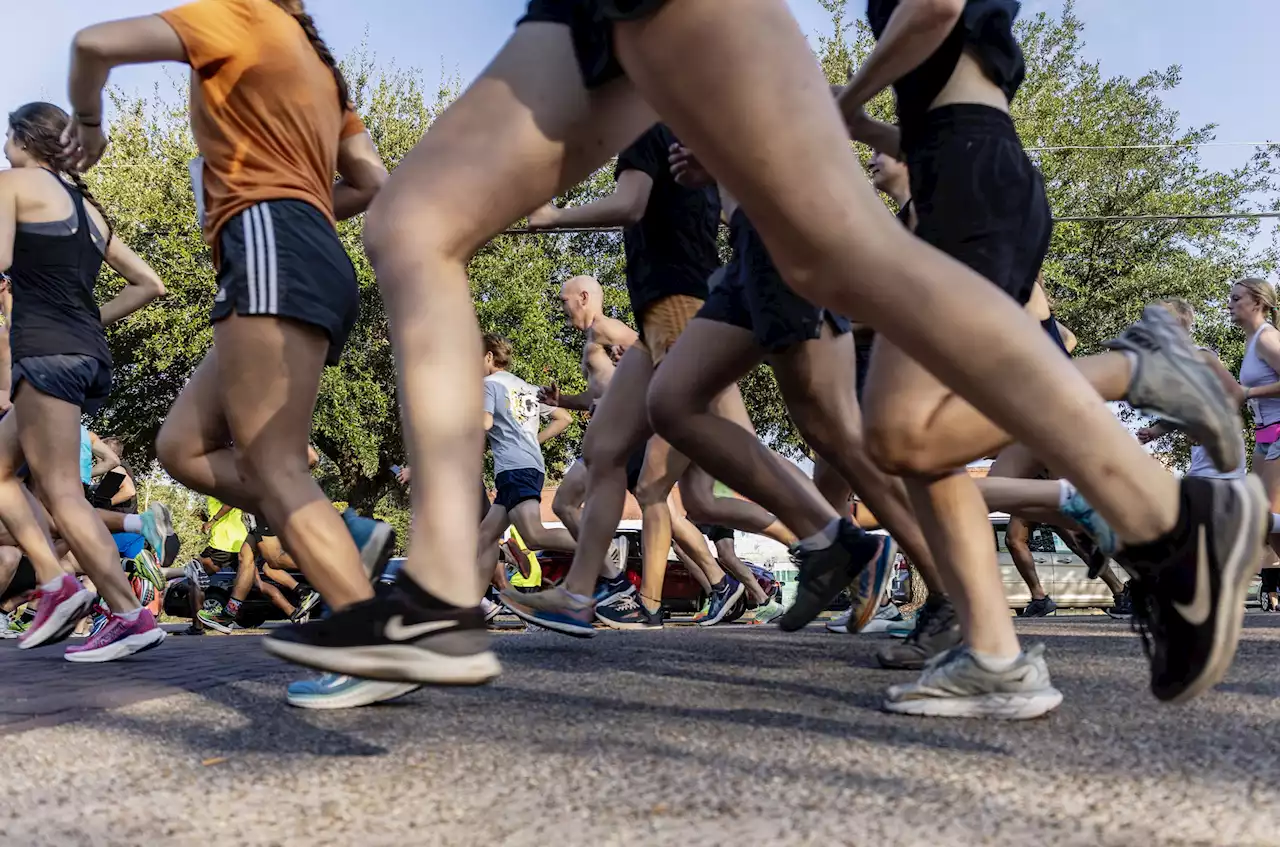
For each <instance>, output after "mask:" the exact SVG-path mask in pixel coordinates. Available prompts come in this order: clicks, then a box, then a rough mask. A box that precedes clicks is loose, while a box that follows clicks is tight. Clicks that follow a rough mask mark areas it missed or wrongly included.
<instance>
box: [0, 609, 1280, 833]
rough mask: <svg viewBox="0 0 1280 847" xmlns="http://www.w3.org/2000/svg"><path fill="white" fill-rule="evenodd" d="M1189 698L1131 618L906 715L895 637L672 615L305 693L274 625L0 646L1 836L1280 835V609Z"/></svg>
mask: <svg viewBox="0 0 1280 847" xmlns="http://www.w3.org/2000/svg"><path fill="white" fill-rule="evenodd" d="M1246 626H1247V629H1246V631H1245V637H1244V641H1243V642H1242V645H1241V649H1240V653H1239V656H1238V658H1237V661H1236V664H1235V668H1234V669H1233V672H1232V674H1231V676H1230V677H1229V678H1228V680H1227V682H1226V683H1224V684H1223V685H1222V686H1221V687H1220V688H1219V689H1218V690H1217V691H1216V692H1214V693H1212V694H1210V695H1207V696H1204V697H1202V698H1200V699H1199V700H1197V701H1195V702H1194V703H1192V704H1189V705H1187V706H1181V707H1170V706H1162V705H1160V704H1157V703H1156V702H1155V701H1154V700H1153V699H1152V698H1151V697H1150V695H1149V694H1148V693H1147V691H1146V681H1147V673H1146V665H1145V661H1144V660H1143V658H1142V656H1141V650H1140V647H1139V643H1138V641H1137V639H1136V638H1135V637H1134V636H1132V635H1131V634H1130V633H1129V631H1128V628H1127V626H1126V625H1124V624H1119V623H1115V622H1112V621H1110V620H1109V619H1107V618H1079V617H1077V618H1062V619H1058V620H1053V619H1049V620H1046V621H1034V622H1033V621H1027V622H1019V629H1020V631H1021V633H1022V634H1023V635H1024V636H1025V637H1026V638H1027V639H1029V640H1042V641H1044V642H1046V644H1047V645H1048V650H1049V660H1050V663H1051V668H1052V671H1053V674H1054V679H1055V682H1056V684H1057V685H1058V686H1059V687H1060V688H1061V689H1062V690H1063V691H1064V693H1065V695H1066V701H1065V702H1064V704H1063V706H1062V708H1061V709H1060V710H1059V711H1058V712H1057V713H1056V714H1054V715H1052V716H1050V717H1048V718H1046V719H1043V720H1039V721H1034V722H1029V723H1021V724H1009V723H984V722H974V721H943V720H925V719H918V718H908V717H898V716H891V715H887V714H883V713H881V712H879V711H878V710H877V707H878V704H879V702H880V694H881V692H882V691H883V689H884V687H885V686H886V684H888V683H890V682H893V681H897V680H902V679H906V678H909V675H908V674H905V673H890V672H886V671H881V670H879V669H876V668H875V667H874V660H873V658H872V656H873V653H874V650H875V649H876V648H877V646H878V645H879V644H880V643H881V642H880V637H879V636H869V637H861V636H836V635H832V634H829V633H827V632H825V631H823V630H821V629H820V628H818V627H816V626H815V627H811V628H810V629H809V630H807V631H805V632H801V633H796V634H792V635H784V634H783V633H780V632H779V631H777V630H776V629H772V628H766V627H749V626H730V627H723V628H719V629H715V630H710V631H707V630H698V629H696V628H694V627H668V629H667V631H665V632H662V633H652V634H651V633H613V632H610V633H603V634H601V635H600V636H599V637H597V638H595V639H593V640H591V641H585V642H583V641H574V640H570V639H566V638H563V637H560V636H555V635H552V634H550V633H545V632H539V633H524V632H509V633H502V634H500V635H498V636H497V637H496V639H495V640H496V642H497V649H498V650H499V651H500V654H501V657H502V660H503V663H504V667H505V673H504V675H503V676H502V677H501V679H500V680H499V681H498V682H496V683H495V684H493V685H490V686H488V687H485V688H482V689H467V690H461V689H459V690H439V689H437V690H422V691H419V692H417V693H415V694H413V695H411V696H410V697H408V698H405V699H404V700H403V701H400V702H398V703H395V704H388V705H384V706H379V707H375V708H369V709H363V710H356V711H347V712H303V711H299V710H295V709H290V708H289V707H288V706H286V705H285V704H284V702H283V700H282V697H281V693H282V692H281V687H282V685H283V684H284V683H285V682H287V681H288V680H289V679H290V678H292V677H293V676H294V674H293V673H292V672H291V671H290V670H289V669H288V668H287V667H285V666H283V665H281V664H278V663H276V662H275V661H274V660H272V659H270V658H268V657H266V656H265V654H264V652H263V651H262V650H261V649H260V645H259V644H258V638H257V637H254V636H241V637H231V638H226V637H223V638H218V637H215V636H207V637H205V638H203V639H186V640H184V639H179V638H174V639H170V640H169V641H168V642H167V643H166V644H165V645H164V646H163V647H162V648H161V649H160V650H158V651H156V652H154V653H151V654H149V655H148V656H146V657H138V658H136V659H132V660H129V661H126V662H121V663H117V664H115V665H102V666H73V665H69V664H66V663H64V662H62V661H61V660H60V656H59V655H58V654H57V652H56V651H54V652H47V651H46V652H39V651H37V652H34V653H30V654H28V653H19V652H18V651H17V650H16V649H14V644H13V642H3V643H0V741H2V742H3V744H4V749H5V766H4V767H2V768H0V797H2V798H4V799H3V800H0V845H24V847H25V845H45V844H48V845H59V847H63V846H64V845H79V844H94V845H116V844H120V845H139V844H165V845H169V844H173V845H187V844H192V845H194V844H200V845H205V847H207V845H210V844H216V845H242V844H243V845H327V844H340V845H358V847H375V846H376V845H406V844H412V845H418V844H423V845H468V847H470V846H471V845H483V844H494V845H499V844H500V845H540V847H547V845H553V847H569V845H580V844H581V845H624V844H625V845H641V844H663V845H670V844H678V843H681V842H688V843H693V844H700V845H712V844H726V843H743V844H753V845H775V844H821V845H846V844H847V845H880V844H892V845H895V847H897V845H916V844H920V845H930V847H940V845H966V846H967V845H977V844H1011V845H1028V844H1042V845H1076V844H1078V845H1126V846H1127V845H1135V844H1150V845H1172V844H1214V845H1217V844H1233V845H1234V844H1257V845H1275V844H1277V843H1280V814H1278V813H1277V811H1276V810H1277V809H1278V808H1280V788H1278V786H1280V755H1278V754H1280V741H1278V740H1277V739H1278V737H1280V729H1277V727H1280V722H1278V721H1280V699H1277V695H1280V649H1278V648H1280V645H1278V643H1277V642H1280V615H1266V614H1262V613H1252V614H1250V615H1248V616H1247V619H1246Z"/></svg>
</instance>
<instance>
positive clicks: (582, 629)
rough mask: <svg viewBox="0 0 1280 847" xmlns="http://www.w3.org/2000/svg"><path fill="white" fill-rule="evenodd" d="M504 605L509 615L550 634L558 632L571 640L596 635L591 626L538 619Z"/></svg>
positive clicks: (530, 613)
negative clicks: (548, 631)
mask: <svg viewBox="0 0 1280 847" xmlns="http://www.w3.org/2000/svg"><path fill="white" fill-rule="evenodd" d="M504 605H506V607H507V610H508V611H509V612H511V614H513V615H515V616H516V617H517V618H519V619H520V620H522V621H524V622H525V623H527V624H531V625H533V626H538V627H542V628H543V629H549V630H551V631H552V632H558V633H560V634H561V635H568V636H572V637H573V638H594V637H595V635H596V630H595V627H593V626H592V625H591V624H571V623H566V622H563V621H551V620H547V619H545V618H540V617H538V616H537V615H535V614H534V613H533V612H526V611H525V610H523V609H519V608H517V607H515V606H512V605H511V604H509V603H507V604H504Z"/></svg>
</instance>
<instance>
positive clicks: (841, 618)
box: [827, 606, 854, 635]
mask: <svg viewBox="0 0 1280 847" xmlns="http://www.w3.org/2000/svg"><path fill="white" fill-rule="evenodd" d="M853 612H854V609H853V607H852V606H850V607H849V608H847V609H845V610H844V611H843V612H841V613H840V614H839V615H837V616H836V617H834V618H832V619H831V620H829V621H827V631H828V632H838V633H840V634H841V635H848V634H849V621H851V620H853Z"/></svg>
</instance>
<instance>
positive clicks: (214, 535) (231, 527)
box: [205, 497, 249, 553]
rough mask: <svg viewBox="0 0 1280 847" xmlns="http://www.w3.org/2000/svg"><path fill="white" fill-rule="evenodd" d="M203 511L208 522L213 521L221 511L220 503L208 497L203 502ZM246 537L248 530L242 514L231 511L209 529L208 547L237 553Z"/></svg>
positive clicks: (237, 511) (237, 510)
mask: <svg viewBox="0 0 1280 847" xmlns="http://www.w3.org/2000/svg"><path fill="white" fill-rule="evenodd" d="M205 509H206V510H208V512H209V520H213V519H214V517H215V516H217V514H218V512H219V511H221V510H222V501H221V500H219V499H218V498H216V497H210V498H208V499H207V500H206V501H205ZM248 537H249V529H248V527H246V526H245V525H244V512H242V511H240V510H239V509H232V510H231V511H229V512H227V513H226V514H225V515H223V516H222V518H221V519H220V520H218V521H217V522H215V523H214V525H213V526H212V527H211V528H210V530H209V546H210V547H212V548H213V549H214V550H221V551H223V552H224V553H239V552H240V548H241V547H242V546H243V545H244V540H245V539H246V538H248Z"/></svg>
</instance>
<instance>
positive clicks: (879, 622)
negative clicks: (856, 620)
mask: <svg viewBox="0 0 1280 847" xmlns="http://www.w3.org/2000/svg"><path fill="white" fill-rule="evenodd" d="M902 621H903V617H902V612H901V610H899V609H898V607H897V606H895V605H894V604H893V603H887V604H885V605H883V606H881V607H880V611H878V612H876V616H875V617H874V618H872V619H871V620H870V621H869V622H868V623H867V625H866V626H864V627H863V628H862V629H860V630H858V632H859V633H861V634H862V635H874V634H875V633H877V632H888V631H889V628H890V627H891V626H893V625H894V624H896V623H902Z"/></svg>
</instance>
